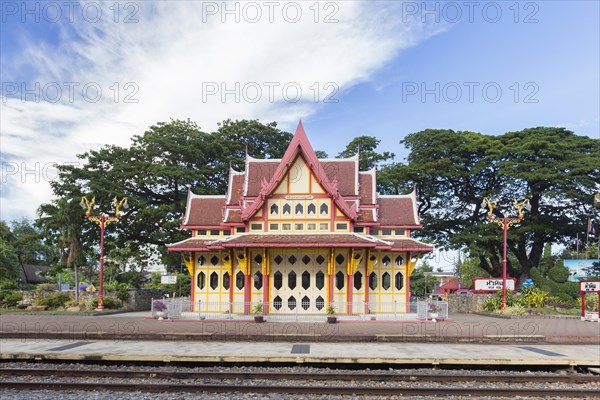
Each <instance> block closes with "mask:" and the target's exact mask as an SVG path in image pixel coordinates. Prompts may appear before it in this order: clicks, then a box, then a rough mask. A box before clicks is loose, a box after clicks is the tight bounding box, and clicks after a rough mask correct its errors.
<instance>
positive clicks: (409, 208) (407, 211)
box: [377, 196, 420, 226]
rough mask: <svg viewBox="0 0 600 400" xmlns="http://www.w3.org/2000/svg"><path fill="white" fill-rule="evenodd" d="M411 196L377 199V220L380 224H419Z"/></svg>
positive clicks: (381, 197)
mask: <svg viewBox="0 0 600 400" xmlns="http://www.w3.org/2000/svg"><path fill="white" fill-rule="evenodd" d="M413 202H414V198H413V197H412V196H402V197H400V196H398V197H385V196H380V197H379V198H378V199H377V203H378V204H379V218H378V222H379V223H380V225H381V226H411V225H420V223H419V221H418V218H417V217H416V215H415V214H416V213H415V209H414V203H413Z"/></svg>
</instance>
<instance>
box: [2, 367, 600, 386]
mask: <svg viewBox="0 0 600 400" xmlns="http://www.w3.org/2000/svg"><path fill="white" fill-rule="evenodd" d="M7 375H8V376H10V375H12V376H24V375H27V376H61V377H70V378H85V377H94V378H121V379H133V378H138V379H155V378H157V377H158V378H160V379H181V380H183V379H190V380H191V379H218V380H230V379H245V380H298V381H357V382H358V381H376V382H377V381H379V382H385V381H395V382H403V381H404V382H406V381H408V382H472V381H475V382H477V381H485V382H502V383H517V382H548V381H552V382H563V383H575V384H577V383H599V384H600V377H597V376H581V375H558V374H554V375H547V374H546V375H523V374H502V375H498V374H495V375H491V374H451V375H448V374H397V373H396V374H394V373H361V372H357V371H352V372H319V373H305V372H303V373H293V372H240V371H218V372H213V371H200V372H199V371H190V372H182V371H161V370H156V371H131V370H118V369H117V370H106V369H91V370H90V369H86V370H67V369H58V368H52V369H31V368H0V376H7Z"/></svg>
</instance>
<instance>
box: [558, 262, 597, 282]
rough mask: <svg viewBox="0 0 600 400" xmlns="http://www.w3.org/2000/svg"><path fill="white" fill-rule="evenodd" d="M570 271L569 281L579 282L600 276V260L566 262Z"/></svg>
mask: <svg viewBox="0 0 600 400" xmlns="http://www.w3.org/2000/svg"><path fill="white" fill-rule="evenodd" d="M564 263H565V267H567V268H568V269H569V281H570V282H579V281H581V280H586V279H592V278H593V277H596V276H600V260H564Z"/></svg>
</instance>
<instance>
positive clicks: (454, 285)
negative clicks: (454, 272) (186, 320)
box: [440, 279, 465, 290]
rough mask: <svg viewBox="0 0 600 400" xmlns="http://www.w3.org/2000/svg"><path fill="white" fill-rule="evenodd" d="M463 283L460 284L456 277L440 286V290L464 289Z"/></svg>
mask: <svg viewBox="0 0 600 400" xmlns="http://www.w3.org/2000/svg"><path fill="white" fill-rule="evenodd" d="M464 288H465V285H463V284H461V283H460V282H459V281H458V279H452V280H449V281H448V282H446V283H444V284H443V285H442V286H440V290H458V289H464Z"/></svg>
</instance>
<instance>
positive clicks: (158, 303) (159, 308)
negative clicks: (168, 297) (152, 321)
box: [152, 300, 167, 320]
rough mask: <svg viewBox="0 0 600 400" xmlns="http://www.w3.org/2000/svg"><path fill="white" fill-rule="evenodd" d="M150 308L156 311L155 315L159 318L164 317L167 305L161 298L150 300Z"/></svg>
mask: <svg viewBox="0 0 600 400" xmlns="http://www.w3.org/2000/svg"><path fill="white" fill-rule="evenodd" d="M152 309H153V310H154V311H155V312H156V316H157V317H158V319H159V320H162V319H164V316H165V310H166V309H167V305H166V304H165V302H164V301H162V300H154V301H152Z"/></svg>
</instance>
